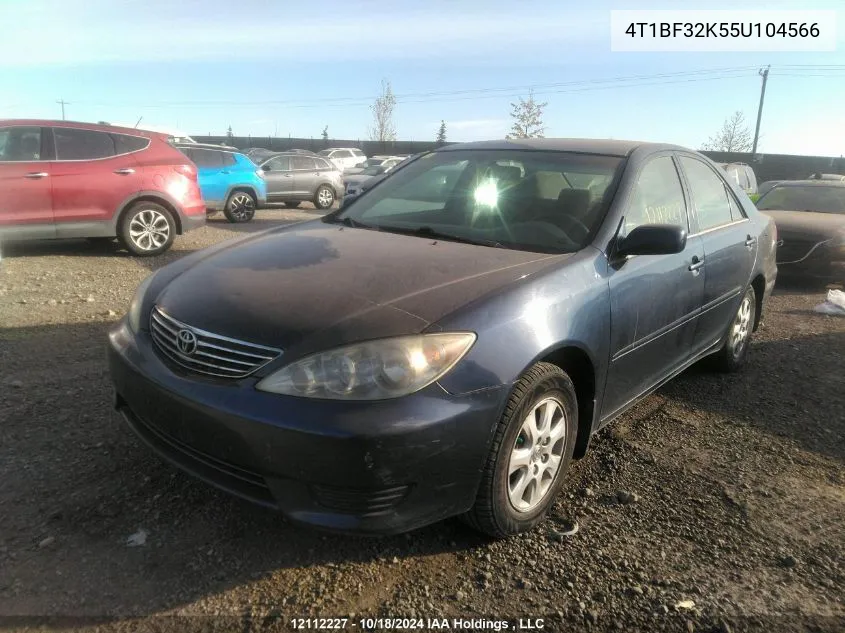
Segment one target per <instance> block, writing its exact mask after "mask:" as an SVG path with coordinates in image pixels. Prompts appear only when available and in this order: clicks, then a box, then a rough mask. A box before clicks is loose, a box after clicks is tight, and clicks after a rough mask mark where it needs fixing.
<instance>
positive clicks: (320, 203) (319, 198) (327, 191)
mask: <svg viewBox="0 0 845 633" xmlns="http://www.w3.org/2000/svg"><path fill="white" fill-rule="evenodd" d="M333 204H334V190H333V189H332V188H331V187H329V186H328V185H320V186H319V187H318V188H317V193H315V194H314V206H315V207H317V208H318V209H328V208H330V207H331V206H332V205H333Z"/></svg>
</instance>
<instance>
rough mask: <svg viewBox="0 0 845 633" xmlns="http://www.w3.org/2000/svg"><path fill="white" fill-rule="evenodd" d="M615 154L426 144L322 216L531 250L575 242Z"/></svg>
mask: <svg viewBox="0 0 845 633" xmlns="http://www.w3.org/2000/svg"><path fill="white" fill-rule="evenodd" d="M622 164H623V160H622V159H621V158H618V157H612V156H603V155H593V154H575V153H567V152H545V151H544V152H539V151H515V150H464V151H442V152H434V153H432V154H428V155H426V156H423V157H421V158H420V159H418V160H416V161H414V162H413V163H410V164H409V165H407V166H406V167H405V168H403V169H402V170H400V171H398V172H396V173H395V174H394V175H392V176H391V177H390V178H388V179H386V180H385V181H384V182H383V183H382V184H381V185H380V186H379V187H377V188H375V189H373V190H372V191H370V192H369V193H368V194H367V195H366V196H362V197H361V198H359V199H357V200H354V201H353V202H352V203H350V204H349V206H348V207H346V208H344V210H343V211H342V212H341V213H340V214H339V215H338V216H336V217H334V218H332V219H331V220H330V221H343V222H344V223H346V224H348V225H350V226H362V227H366V228H374V229H378V230H381V231H391V232H397V233H411V234H418V235H420V236H425V237H436V238H440V239H453V240H455V241H462V242H474V243H478V244H484V245H490V246H500V247H506V248H513V249H518V250H528V251H539V252H553V253H557V252H561V253H562V252H574V251H577V250H580V249H581V248H583V247H584V246H585V245H586V244H587V243H588V242H589V239H590V238H591V236H592V235H593V234H594V232H595V231H596V229H597V228H598V227H599V225H600V224H601V222H602V220H603V218H604V215H605V211H606V210H607V207H608V205H609V203H610V198H611V193H612V188H611V186H610V185H611V183H613V182H615V181H616V179H617V176H618V174H619V172H620V171H621V166H622Z"/></svg>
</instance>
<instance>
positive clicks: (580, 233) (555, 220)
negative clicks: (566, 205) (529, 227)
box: [534, 213, 590, 242]
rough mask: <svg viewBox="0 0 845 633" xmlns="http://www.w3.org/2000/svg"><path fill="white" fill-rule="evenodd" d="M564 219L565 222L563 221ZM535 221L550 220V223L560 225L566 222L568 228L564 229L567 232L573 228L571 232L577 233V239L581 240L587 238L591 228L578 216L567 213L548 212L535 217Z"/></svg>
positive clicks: (577, 240)
mask: <svg viewBox="0 0 845 633" xmlns="http://www.w3.org/2000/svg"><path fill="white" fill-rule="evenodd" d="M561 220H563V221H564V222H561ZM534 221H535V222H548V223H549V224H554V225H560V224H562V223H563V224H566V225H567V226H566V228H565V229H564V230H565V231H566V232H567V233H569V232H570V229H573V230H572V231H571V232H572V233H574V234H575V237H576V238H577V239H576V240H575V241H576V242H580V241H583V240H584V239H586V238H587V236H588V235H589V234H590V229H588V228H587V226H586V225H585V224H584V223H583V222H581V220H579V219H578V218H575V217H573V216H571V215H567V214H566V213H555V214H550V213H547V214H545V215H541V216H540V217H537V218H534Z"/></svg>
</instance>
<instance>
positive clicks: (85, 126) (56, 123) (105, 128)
mask: <svg viewBox="0 0 845 633" xmlns="http://www.w3.org/2000/svg"><path fill="white" fill-rule="evenodd" d="M0 125H32V126H39V127H47V126H49V127H69V128H75V129H80V130H92V131H95V132H115V133H118V134H131V135H133V136H144V137H151V136H154V137H157V138H167V137H168V136H169V135H168V134H165V133H163V132H154V131H151V130H139V129H137V128H133V127H122V126H119V125H111V124H109V125H103V124H100V123H86V122H84V121H60V120H56V119H0Z"/></svg>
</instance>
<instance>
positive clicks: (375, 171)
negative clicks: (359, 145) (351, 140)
mask: <svg viewBox="0 0 845 633" xmlns="http://www.w3.org/2000/svg"><path fill="white" fill-rule="evenodd" d="M383 173H384V167H382V166H380V165H373V166H372V167H365V168H364V169H362V170H361V175H363V176H378V175H379V174H383Z"/></svg>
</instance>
